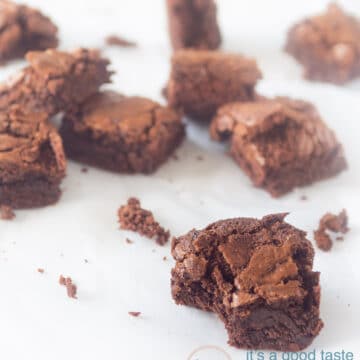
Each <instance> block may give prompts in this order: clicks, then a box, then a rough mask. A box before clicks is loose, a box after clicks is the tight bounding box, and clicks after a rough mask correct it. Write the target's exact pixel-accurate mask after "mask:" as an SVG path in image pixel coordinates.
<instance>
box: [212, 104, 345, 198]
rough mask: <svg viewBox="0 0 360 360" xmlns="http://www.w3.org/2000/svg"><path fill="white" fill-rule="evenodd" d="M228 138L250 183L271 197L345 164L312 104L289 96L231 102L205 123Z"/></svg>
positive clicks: (214, 133) (214, 134) (215, 135)
mask: <svg viewBox="0 0 360 360" xmlns="http://www.w3.org/2000/svg"><path fill="white" fill-rule="evenodd" d="M210 133H211V137H212V138H213V139H215V140H226V139H227V138H231V155H232V156H233V158H234V160H235V161H236V162H237V163H238V164H239V165H240V167H241V168H242V169H243V170H244V171H245V172H246V174H247V175H248V176H250V178H251V180H252V181H253V183H254V184H255V185H256V186H258V187H262V188H265V189H266V190H267V191H268V192H269V193H270V194H271V195H272V196H275V197H277V196H280V195H283V194H285V193H287V192H289V191H291V190H292V189H293V188H295V187H298V186H305V185H308V184H311V183H312V182H314V181H317V180H321V179H325V178H328V177H331V176H334V175H336V174H338V173H339V172H341V171H342V170H344V169H345V168H346V166H347V165H346V160H345V157H344V153H343V147H342V145H341V144H340V143H339V142H338V140H337V139H336V136H335V134H334V132H333V131H331V130H330V129H329V128H328V127H327V126H326V124H325V123H324V122H323V120H322V119H321V117H320V115H319V114H318V112H317V110H316V109H315V107H314V106H313V105H312V104H310V103H307V102H304V101H300V100H292V99H289V98H281V97H279V98H275V99H265V100H261V101H258V102H252V103H232V104H228V105H225V106H223V107H222V108H220V109H219V110H218V112H217V115H216V116H215V118H214V119H213V122H212V124H211V127H210Z"/></svg>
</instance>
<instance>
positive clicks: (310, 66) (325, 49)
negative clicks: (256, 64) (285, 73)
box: [285, 4, 360, 84]
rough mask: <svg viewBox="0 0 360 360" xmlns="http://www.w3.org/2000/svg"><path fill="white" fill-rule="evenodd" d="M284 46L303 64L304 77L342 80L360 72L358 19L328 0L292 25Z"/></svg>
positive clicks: (337, 82) (359, 74) (329, 80)
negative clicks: (321, 9) (320, 10)
mask: <svg viewBox="0 0 360 360" xmlns="http://www.w3.org/2000/svg"><path fill="white" fill-rule="evenodd" d="M285 49H286V51H287V52H288V53H290V54H291V55H293V56H294V57H295V58H296V59H297V60H298V61H299V62H300V63H301V64H302V65H303V66H304V68H305V72H304V75H305V77H306V78H308V79H310V80H315V81H327V82H332V83H335V84H343V83H345V82H347V81H349V80H351V79H354V78H356V77H358V76H360V21H359V20H358V19H356V18H355V17H353V16H351V15H348V14H346V13H344V11H343V10H342V9H341V8H339V7H338V6H337V5H335V4H331V5H329V7H328V9H327V11H326V12H325V13H324V14H321V15H318V16H314V17H312V18H309V19H305V20H303V21H302V22H300V23H299V24H296V25H295V26H293V27H292V28H291V29H290V31H289V34H288V39H287V44H286V47H285Z"/></svg>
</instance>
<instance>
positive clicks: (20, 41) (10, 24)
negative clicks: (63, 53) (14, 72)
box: [0, 0, 58, 61]
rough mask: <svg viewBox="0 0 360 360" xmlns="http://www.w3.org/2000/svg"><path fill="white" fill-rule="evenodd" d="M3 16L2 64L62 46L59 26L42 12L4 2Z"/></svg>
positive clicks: (0, 8)
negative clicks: (59, 38)
mask: <svg viewBox="0 0 360 360" xmlns="http://www.w3.org/2000/svg"><path fill="white" fill-rule="evenodd" d="M0 16H1V29H0V61H8V60H12V59H15V58H20V57H23V56H24V55H25V54H26V53H27V52H28V51H30V50H45V49H49V48H56V47H57V46H58V38H57V32H58V29H57V27H56V25H55V24H54V23H53V22H52V21H51V20H50V19H49V18H48V17H47V16H45V15H43V14H42V13H41V12H40V11H39V10H37V9H34V8H31V7H28V6H26V5H20V4H16V3H14V2H12V1H7V0H1V1H0Z"/></svg>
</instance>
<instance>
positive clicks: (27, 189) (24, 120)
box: [0, 107, 66, 209]
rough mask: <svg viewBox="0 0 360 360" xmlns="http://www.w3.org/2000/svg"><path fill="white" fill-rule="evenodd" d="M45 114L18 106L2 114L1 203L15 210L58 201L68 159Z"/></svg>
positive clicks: (0, 146) (0, 152)
mask: <svg viewBox="0 0 360 360" xmlns="http://www.w3.org/2000/svg"><path fill="white" fill-rule="evenodd" d="M47 119H48V117H47V115H46V114H44V113H26V114H25V113H24V112H23V111H22V110H20V108H18V107H12V108H9V109H8V111H7V113H5V112H2V113H1V112H0V204H3V205H7V206H10V207H12V208H14V209H18V208H32V207H38V206H45V205H50V204H53V203H55V202H57V201H58V199H59V197H60V195H61V191H60V188H59V185H60V182H61V180H62V179H63V178H64V176H65V170H66V160H65V155H64V152H63V147H62V142H61V139H60V137H59V135H58V134H57V132H56V130H55V128H54V127H52V126H51V125H48V124H47Z"/></svg>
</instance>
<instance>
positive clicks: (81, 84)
mask: <svg viewBox="0 0 360 360" xmlns="http://www.w3.org/2000/svg"><path fill="white" fill-rule="evenodd" d="M26 59H27V60H28V62H29V66H28V67H26V68H25V69H23V70H22V71H20V72H19V73H18V74H16V75H15V76H14V77H12V78H10V79H9V81H8V82H7V83H5V84H3V85H2V86H0V108H6V107H7V106H9V104H18V105H20V104H21V105H22V106H23V107H24V106H26V107H27V108H30V109H31V110H40V111H46V112H48V113H50V114H54V113H56V112H58V111H64V110H67V109H68V108H71V107H73V106H75V105H76V104H79V103H81V102H82V101H84V100H85V99H86V98H87V97H89V96H90V95H92V94H94V93H96V92H97V90H98V88H99V86H100V85H102V84H103V83H106V82H108V81H109V78H110V75H111V73H110V72H109V71H108V70H107V66H108V64H109V62H108V60H107V59H104V58H102V57H101V56H100V53H99V52H98V51H97V50H89V49H78V50H76V51H74V52H70V53H68V52H63V51H58V50H54V49H49V50H46V51H32V52H29V53H27V55H26Z"/></svg>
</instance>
